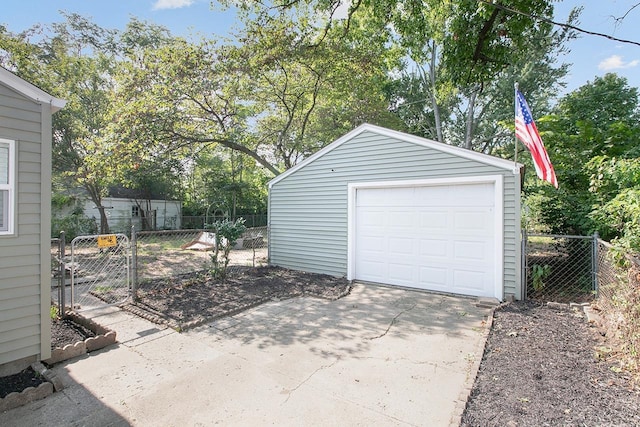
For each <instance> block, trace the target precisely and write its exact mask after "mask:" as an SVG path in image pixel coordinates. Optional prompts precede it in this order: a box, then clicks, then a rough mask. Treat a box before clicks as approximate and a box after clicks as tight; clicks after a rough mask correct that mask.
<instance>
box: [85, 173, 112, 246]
mask: <svg viewBox="0 0 640 427" xmlns="http://www.w3.org/2000/svg"><path fill="white" fill-rule="evenodd" d="M85 189H86V190H87V192H88V193H89V197H90V198H91V201H92V202H93V203H95V204H96V208H97V209H98V214H99V215H100V234H109V232H110V231H109V220H108V218H107V213H106V211H105V207H104V206H102V196H101V194H100V190H99V189H96V188H95V187H93V186H91V185H87V186H85Z"/></svg>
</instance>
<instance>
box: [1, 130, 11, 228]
mask: <svg viewBox="0 0 640 427" xmlns="http://www.w3.org/2000/svg"><path fill="white" fill-rule="evenodd" d="M14 147H15V142H14V141H10V140H6V139H0V235H1V234H12V233H13V229H14V220H13V218H14V214H13V198H14V194H15V182H14V181H15V178H14V176H15V173H14V168H15V166H14V165H15V160H14V159H15V148H14Z"/></svg>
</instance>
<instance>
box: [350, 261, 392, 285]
mask: <svg viewBox="0 0 640 427" xmlns="http://www.w3.org/2000/svg"><path fill="white" fill-rule="evenodd" d="M357 268H360V270H361V271H363V272H366V273H363V275H362V277H361V279H362V280H368V281H371V282H377V281H379V282H380V283H385V282H384V279H385V277H386V274H385V269H384V265H383V264H381V263H378V262H369V261H361V262H359V263H358V265H357Z"/></svg>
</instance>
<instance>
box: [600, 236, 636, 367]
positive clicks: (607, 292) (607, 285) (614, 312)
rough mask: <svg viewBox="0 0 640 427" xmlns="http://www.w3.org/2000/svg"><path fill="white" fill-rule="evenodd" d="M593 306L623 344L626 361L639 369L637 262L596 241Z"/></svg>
mask: <svg viewBox="0 0 640 427" xmlns="http://www.w3.org/2000/svg"><path fill="white" fill-rule="evenodd" d="M598 243H599V244H598V246H599V250H598V266H599V267H598V291H599V292H598V300H597V306H598V308H599V309H600V310H601V313H602V314H603V316H605V318H606V320H607V323H608V324H609V325H610V327H609V332H610V333H616V334H618V335H619V336H618V338H620V342H621V343H622V344H623V346H624V348H623V353H624V355H625V362H626V364H627V365H628V366H629V367H630V368H631V369H633V370H634V371H635V372H636V373H638V370H639V369H640V262H639V261H638V260H637V259H636V258H634V257H630V256H621V254H620V253H617V252H616V250H615V249H614V248H613V247H612V246H611V245H610V244H608V243H606V242H603V241H599V242H598Z"/></svg>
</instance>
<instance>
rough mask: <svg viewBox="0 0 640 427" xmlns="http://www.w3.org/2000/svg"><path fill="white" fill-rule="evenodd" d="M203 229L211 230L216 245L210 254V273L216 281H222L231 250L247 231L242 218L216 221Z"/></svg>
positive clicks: (225, 273) (225, 275)
mask: <svg viewBox="0 0 640 427" xmlns="http://www.w3.org/2000/svg"><path fill="white" fill-rule="evenodd" d="M205 228H207V229H210V230H212V231H213V232H214V233H215V236H216V237H215V243H216V244H215V247H214V250H213V253H212V254H211V262H212V264H213V266H212V269H211V272H212V274H213V276H214V277H215V278H216V279H221V280H224V279H225V278H226V277H227V267H228V266H229V255H230V253H231V249H232V248H233V245H235V244H236V241H237V240H238V239H239V238H240V237H242V234H243V233H244V232H245V230H246V229H247V227H245V225H244V218H239V219H237V220H235V221H230V220H228V219H225V220H223V221H216V222H214V223H213V224H207V225H206V227H205Z"/></svg>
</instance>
